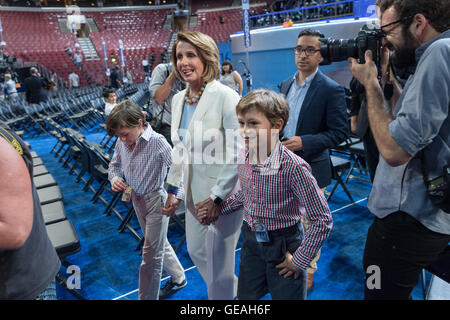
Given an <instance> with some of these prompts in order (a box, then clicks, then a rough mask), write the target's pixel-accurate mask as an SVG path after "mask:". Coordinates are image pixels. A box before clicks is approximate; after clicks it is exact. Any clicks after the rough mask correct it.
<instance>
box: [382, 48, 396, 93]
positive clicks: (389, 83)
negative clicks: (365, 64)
mask: <svg viewBox="0 0 450 320" xmlns="http://www.w3.org/2000/svg"><path fill="white" fill-rule="evenodd" d="M386 79H387V80H386V83H385V84H384V87H383V95H384V98H385V99H386V100H391V98H392V96H393V95H394V85H393V84H392V81H391V58H390V57H389V66H388V68H387V71H386Z"/></svg>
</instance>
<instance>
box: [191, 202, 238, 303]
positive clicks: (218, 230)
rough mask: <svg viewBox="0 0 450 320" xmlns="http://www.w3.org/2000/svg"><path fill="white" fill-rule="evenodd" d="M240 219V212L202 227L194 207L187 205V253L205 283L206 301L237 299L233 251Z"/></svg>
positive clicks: (222, 217)
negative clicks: (206, 290)
mask: <svg viewBox="0 0 450 320" xmlns="http://www.w3.org/2000/svg"><path fill="white" fill-rule="evenodd" d="M191 202H192V201H191ZM242 219H243V211H242V210H239V211H235V212H233V213H231V214H230V215H226V216H220V217H219V219H218V220H217V221H216V222H215V223H214V224H211V225H209V226H204V225H202V224H200V223H199V222H198V220H197V218H196V213H195V210H194V208H192V207H190V206H186V244H187V250H188V253H189V256H190V257H191V259H192V261H193V262H194V264H195V266H196V267H197V269H198V271H199V272H200V274H201V276H202V278H203V280H204V281H205V283H206V286H207V288H208V299H209V300H232V299H234V297H235V296H236V291H237V277H236V274H235V256H236V253H235V250H236V244H237V242H238V240H239V235H240V231H241V226H242Z"/></svg>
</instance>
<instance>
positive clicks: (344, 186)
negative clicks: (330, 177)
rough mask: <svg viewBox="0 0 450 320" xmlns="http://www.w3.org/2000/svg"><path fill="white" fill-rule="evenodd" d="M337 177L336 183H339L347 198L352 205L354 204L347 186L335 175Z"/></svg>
mask: <svg viewBox="0 0 450 320" xmlns="http://www.w3.org/2000/svg"><path fill="white" fill-rule="evenodd" d="M336 176H337V177H336V178H337V181H338V182H339V184H340V185H341V186H342V188H343V189H344V192H345V193H346V194H347V196H348V198H349V199H350V201H351V202H352V203H354V202H355V200H353V197H352V195H351V194H350V191H348V189H347V186H346V185H345V183H344V181H342V178H341V176H340V175H339V174H337V175H336Z"/></svg>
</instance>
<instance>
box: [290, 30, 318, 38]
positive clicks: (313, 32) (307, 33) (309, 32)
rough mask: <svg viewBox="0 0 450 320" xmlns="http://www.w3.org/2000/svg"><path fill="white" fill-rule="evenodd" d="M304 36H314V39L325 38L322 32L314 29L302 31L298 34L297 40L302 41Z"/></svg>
mask: <svg viewBox="0 0 450 320" xmlns="http://www.w3.org/2000/svg"><path fill="white" fill-rule="evenodd" d="M303 36H313V37H319V38H325V36H324V35H323V33H322V32H320V31H318V30H314V29H304V30H302V31H300V33H299V34H298V37H297V39H300V38H301V37H303Z"/></svg>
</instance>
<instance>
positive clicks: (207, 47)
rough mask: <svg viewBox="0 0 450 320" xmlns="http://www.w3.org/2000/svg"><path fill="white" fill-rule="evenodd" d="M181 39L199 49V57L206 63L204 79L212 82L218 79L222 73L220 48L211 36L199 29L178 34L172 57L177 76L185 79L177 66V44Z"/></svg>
mask: <svg viewBox="0 0 450 320" xmlns="http://www.w3.org/2000/svg"><path fill="white" fill-rule="evenodd" d="M181 41H184V42H187V43H189V44H191V45H192V46H193V47H194V48H195V49H196V50H197V53H198V55H199V58H200V60H201V61H202V62H203V65H204V70H203V74H202V78H203V80H204V81H205V82H211V81H213V80H215V79H217V77H218V76H219V73H220V61H219V49H217V45H216V43H215V42H214V40H213V39H212V38H211V37H210V36H208V35H206V34H204V33H201V32H199V31H185V32H180V33H179V34H178V38H177V40H176V41H175V43H174V44H173V47H172V57H171V60H172V65H173V66H174V70H175V74H176V76H177V77H178V78H179V79H180V80H182V81H184V79H183V77H182V76H181V74H180V73H179V72H178V68H177V45H178V43H180V42H181Z"/></svg>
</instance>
